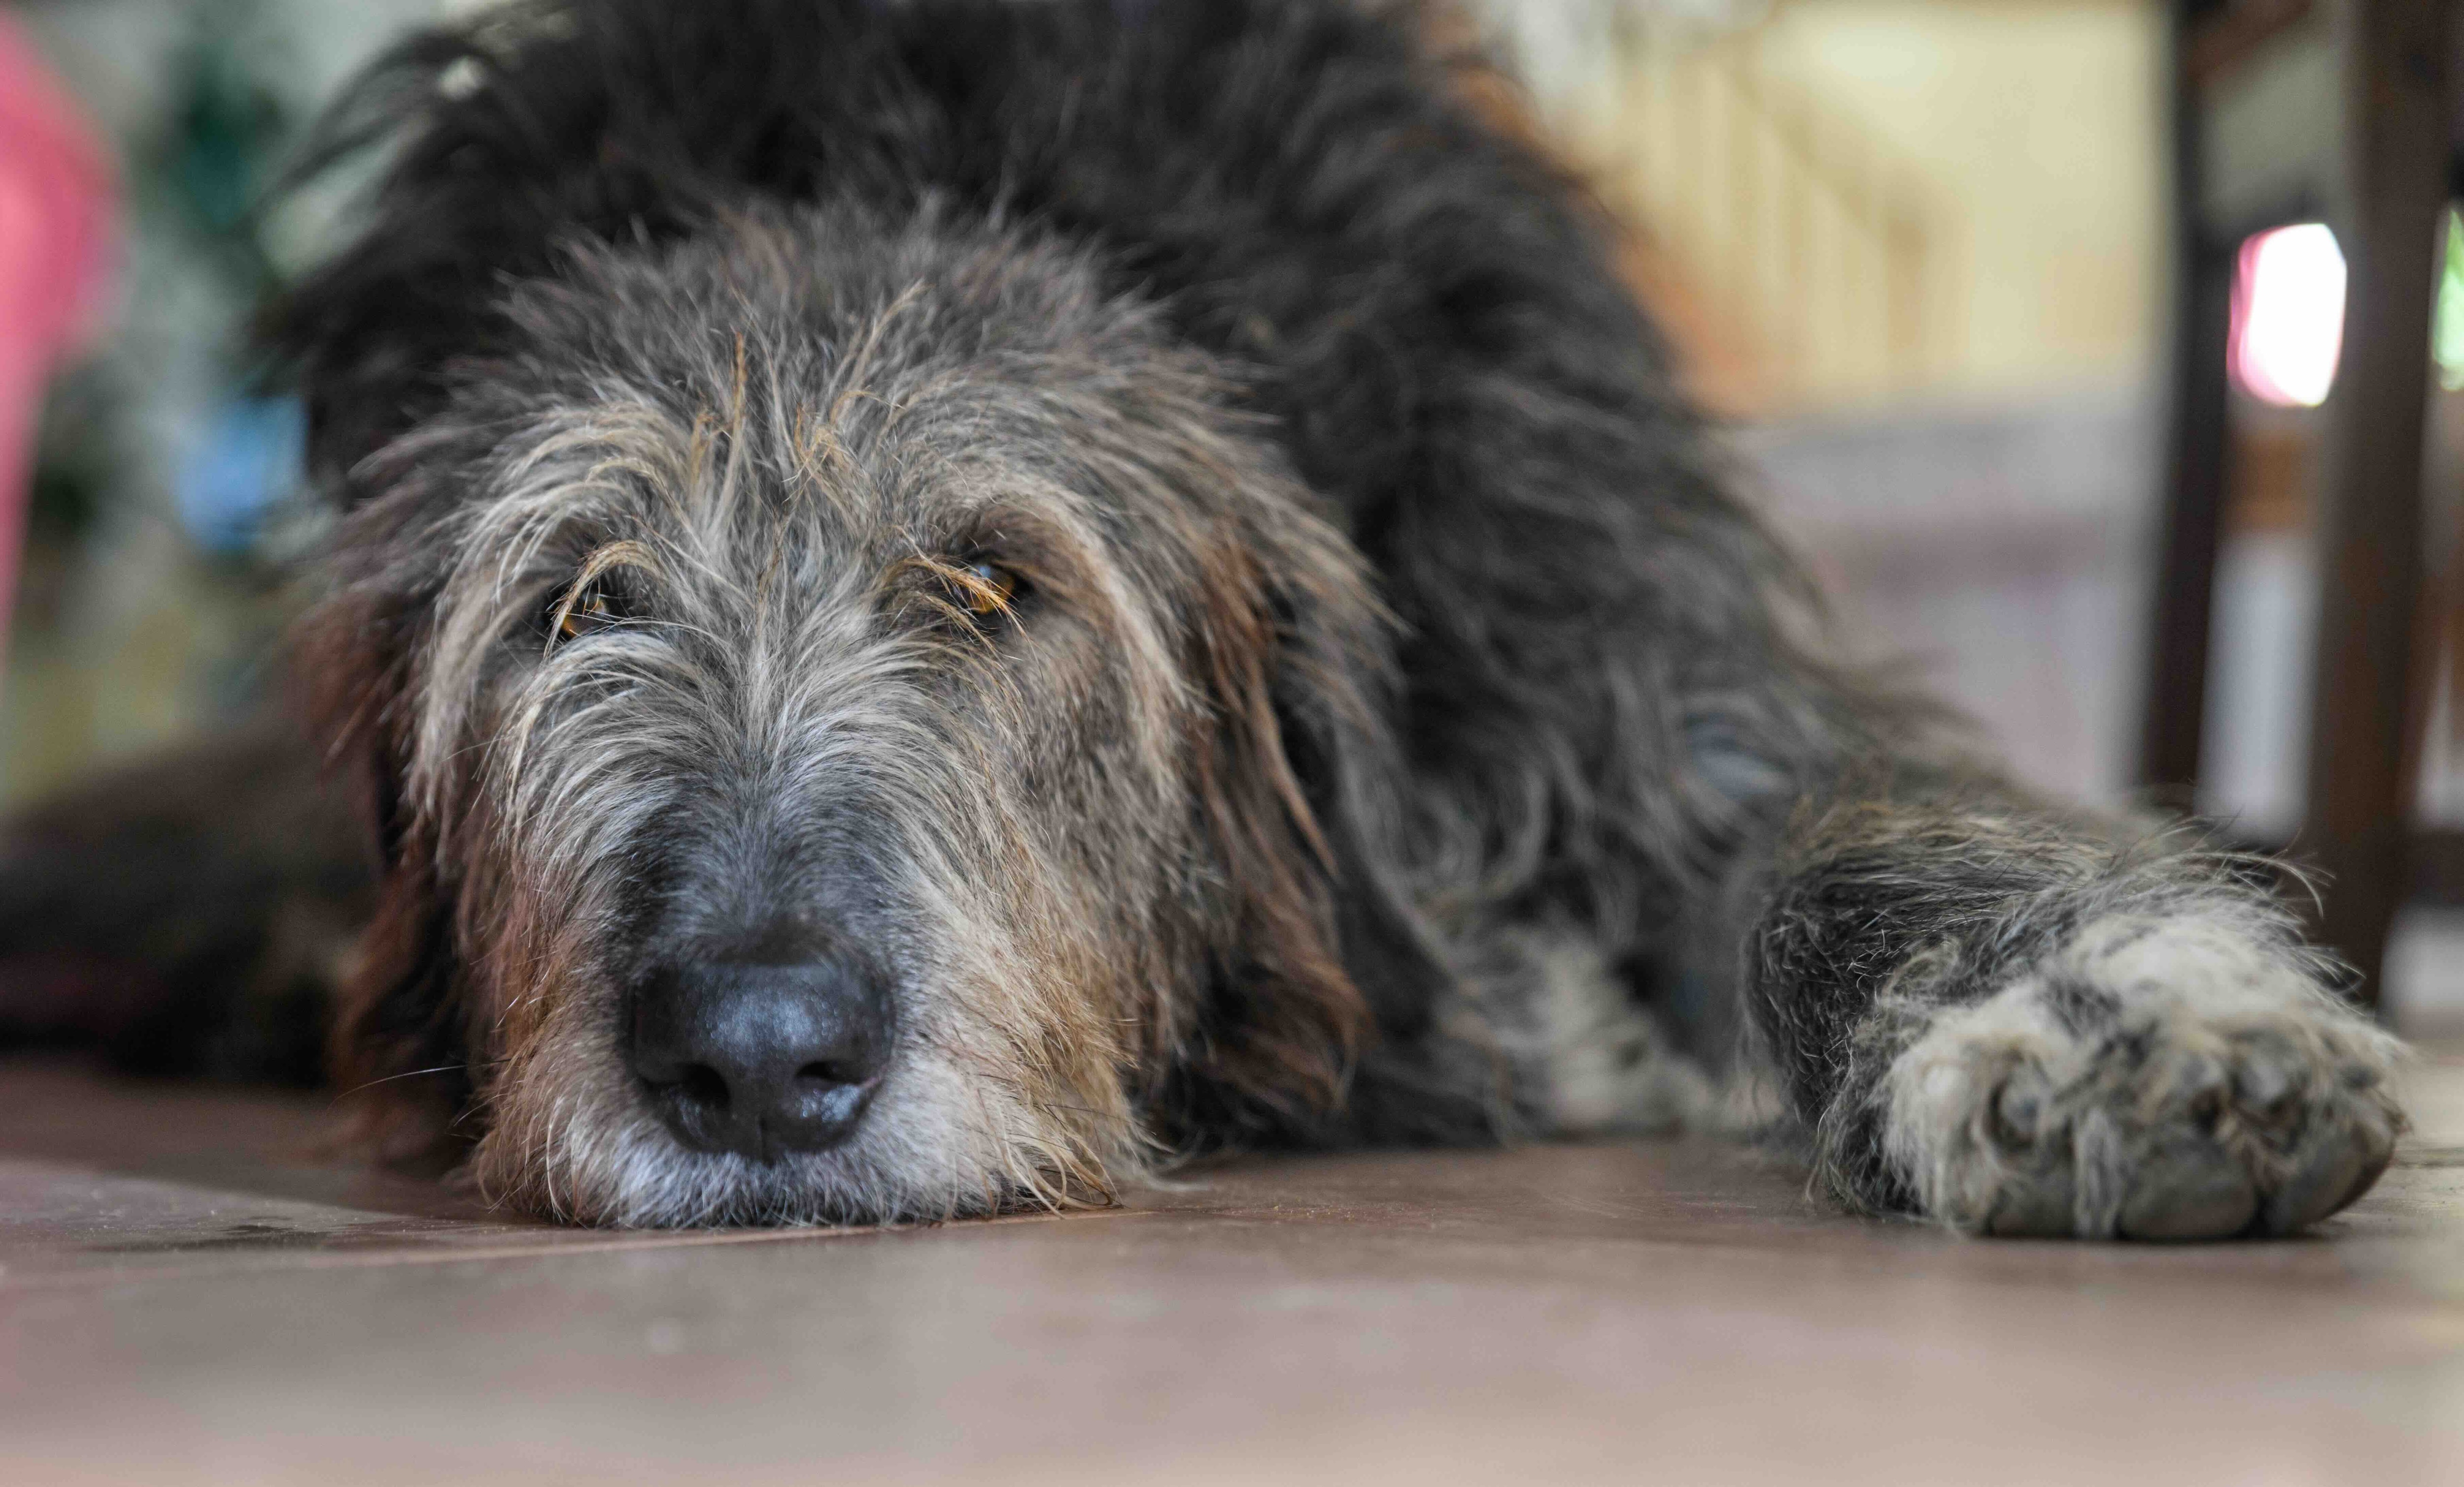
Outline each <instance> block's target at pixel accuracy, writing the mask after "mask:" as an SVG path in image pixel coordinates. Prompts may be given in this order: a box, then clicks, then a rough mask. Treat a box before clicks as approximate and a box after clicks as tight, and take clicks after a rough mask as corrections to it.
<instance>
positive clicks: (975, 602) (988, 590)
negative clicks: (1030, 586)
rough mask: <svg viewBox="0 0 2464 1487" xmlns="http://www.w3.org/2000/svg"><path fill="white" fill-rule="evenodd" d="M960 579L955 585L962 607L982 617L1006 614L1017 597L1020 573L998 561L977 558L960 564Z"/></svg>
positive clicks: (982, 618)
mask: <svg viewBox="0 0 2464 1487" xmlns="http://www.w3.org/2000/svg"><path fill="white" fill-rule="evenodd" d="M957 571H958V573H959V575H960V578H959V581H958V582H957V583H956V584H954V585H953V587H955V588H956V589H957V591H958V593H957V599H958V603H959V605H960V607H962V608H964V609H965V610H966V611H967V612H968V613H969V614H971V615H974V616H976V617H977V618H978V619H980V620H989V619H991V618H992V617H993V616H995V615H999V614H1004V613H1007V612H1008V610H1009V605H1010V601H1011V600H1013V599H1016V598H1017V597H1018V590H1019V580H1018V575H1017V574H1016V573H1014V572H1012V571H1011V570H1009V569H1007V568H1004V567H1002V566H1001V564H999V563H997V562H993V561H990V560H988V559H985V558H978V559H976V560H975V561H973V562H964V563H959V564H958V565H957Z"/></svg>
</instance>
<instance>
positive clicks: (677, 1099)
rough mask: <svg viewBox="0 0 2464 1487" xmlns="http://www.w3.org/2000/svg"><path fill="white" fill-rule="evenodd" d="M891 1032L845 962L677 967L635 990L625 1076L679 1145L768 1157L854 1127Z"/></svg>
mask: <svg viewBox="0 0 2464 1487" xmlns="http://www.w3.org/2000/svg"><path fill="white" fill-rule="evenodd" d="M890 1043H891V998H890V995H889V992H888V989H887V988H886V987H885V986H884V985H883V984H882V981H881V978H880V977H879V976H878V975H875V974H872V973H868V972H866V971H864V970H862V969H860V968H858V967H856V966H854V965H851V964H848V963H846V962H841V961H835V960H821V961H812V962H807V963H804V964H800V965H792V966H764V965H747V964H738V963H736V962H731V961H701V962H694V963H688V964H682V965H675V966H670V967H665V968H662V969H661V970H659V971H658V972H656V973H653V974H651V975H650V976H649V977H647V978H646V979H645V980H644V981H643V983H642V984H641V986H640V987H639V989H638V990H637V991H636V993H635V997H634V1006H633V1047H632V1062H633V1072H634V1073H635V1074H636V1075H638V1076H639V1077H640V1078H641V1080H642V1082H644V1083H645V1084H647V1085H648V1086H649V1093H650V1099H651V1103H652V1104H654V1105H656V1106H657V1107H658V1111H659V1114H660V1117H661V1118H662V1119H664V1120H665V1121H666V1122H667V1124H668V1128H669V1129H671V1130H672V1131H674V1132H675V1133H676V1135H677V1137H678V1138H679V1139H680V1140H682V1141H683V1142H684V1143H685V1144H686V1145H687V1146H690V1147H693V1148H698V1149H701V1150H704V1151H735V1152H738V1153H740V1154H742V1155H744V1156H748V1157H752V1158H753V1159H755V1160H756V1161H774V1160H776V1159H777V1158H778V1157H779V1156H781V1154H783V1153H785V1152H789V1151H819V1150H821V1149H823V1148H826V1147H829V1146H833V1145H835V1144H837V1143H838V1142H841V1141H844V1140H846V1139H847V1133H848V1132H850V1131H852V1130H854V1129H855V1127H856V1124H857V1123H858V1122H859V1121H861V1120H863V1119H864V1111H865V1106H866V1105H868V1104H870V1103H871V1101H872V1094H873V1091H874V1089H875V1088H877V1087H878V1086H879V1085H880V1083H881V1075H882V1071H883V1070H884V1069H885V1068H887V1067H888V1066H889V1061H890Z"/></svg>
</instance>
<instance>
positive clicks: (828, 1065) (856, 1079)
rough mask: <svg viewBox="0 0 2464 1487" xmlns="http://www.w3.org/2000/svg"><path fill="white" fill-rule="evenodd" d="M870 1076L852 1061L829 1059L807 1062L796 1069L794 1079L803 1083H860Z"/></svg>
mask: <svg viewBox="0 0 2464 1487" xmlns="http://www.w3.org/2000/svg"><path fill="white" fill-rule="evenodd" d="M869 1078H871V1076H870V1075H869V1074H868V1073H866V1072H865V1071H864V1069H863V1068H861V1067H860V1066H858V1065H857V1064H855V1063H852V1062H843V1061H837V1060H829V1061H817V1062H813V1063H807V1064H805V1065H804V1066H803V1068H801V1069H798V1070H797V1071H796V1079H797V1082H800V1083H805V1084H834V1085H835V1084H861V1083H863V1082H865V1081H866V1080H868V1079H869Z"/></svg>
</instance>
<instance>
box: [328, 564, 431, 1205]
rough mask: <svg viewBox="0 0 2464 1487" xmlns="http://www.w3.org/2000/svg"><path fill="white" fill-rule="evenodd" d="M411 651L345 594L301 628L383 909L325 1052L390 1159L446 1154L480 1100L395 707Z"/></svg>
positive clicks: (365, 938) (373, 607) (365, 1128)
mask: <svg viewBox="0 0 2464 1487" xmlns="http://www.w3.org/2000/svg"><path fill="white" fill-rule="evenodd" d="M408 654H409V649H408V643H407V635H406V634H405V633H404V623H403V621H402V620H401V619H400V617H398V616H388V615H387V614H386V613H385V612H384V610H383V608H382V606H381V605H380V604H379V603H377V602H376V601H371V600H368V599H366V598H364V597H363V596H357V595H351V594H348V593H344V594H341V595H337V596H336V597H334V598H332V599H329V600H327V601H325V602H324V603H323V604H321V605H319V608H318V609H317V610H316V611H315V612H314V613H312V614H311V615H310V616H309V617H308V618H307V620H306V621H305V622H304V623H302V625H301V627H300V629H299V631H298V632H297V635H296V636H295V644H294V647H293V660H294V666H295V675H296V676H297V680H298V682H299V684H300V685H301V687H302V689H303V690H304V692H305V694H306V702H307V705H308V709H309V712H310V716H311V719H312V722H313V724H314V731H315V733H316V736H318V737H319V738H320V739H322V740H323V741H324V742H325V744H326V755H325V758H326V767H327V768H328V770H330V771H331V772H332V773H333V774H334V776H336V783H337V784H338V785H339V786H340V787H341V791H342V793H343V795H344V797H345V798H347V799H348V800H349V801H350V802H351V803H352V805H353V807H354V809H355V810H356V811H357V813H358V815H359V817H360V819H361V820H362V822H363V825H364V827H365V829H366V840H367V842H368V844H369V849H370V853H371V855H372V857H373V858H374V860H375V864H376V868H377V875H378V876H377V907H376V913H375V915H374V917H373V918H372V919H371V920H370V921H369V924H368V927H367V929H365V930H364V931H363V933H362V935H361V938H360V944H359V949H358V953H357V954H356V955H355V956H354V957H353V961H352V966H351V970H350V973H349V974H348V975H347V976H345V977H344V979H343V982H342V986H341V995H340V999H339V1002H338V1004H337V1005H336V1007H335V1009H334V1012H335V1016H334V1023H333V1033H332V1043H331V1045H330V1048H329V1050H328V1055H327V1057H328V1061H329V1062H330V1064H331V1066H332V1070H333V1076H334V1079H335V1082H336V1085H337V1087H338V1088H339V1089H340V1090H341V1101H342V1102H344V1103H346V1104H348V1105H349V1107H350V1109H351V1124H352V1127H353V1134H354V1136H355V1138H356V1139H358V1140H360V1141H363V1143H365V1144H366V1145H367V1146H369V1147H370V1148H373V1149H374V1150H376V1151H377V1152H378V1153H379V1154H380V1155H382V1156H383V1157H384V1158H385V1160H388V1161H395V1162H413V1161H419V1160H423V1159H439V1160H442V1159H446V1158H449V1157H451V1155H453V1154H454V1152H455V1150H456V1149H457V1148H459V1147H460V1146H461V1145H463V1144H464V1143H466V1142H467V1141H469V1140H472V1139H475V1133H464V1134H461V1135H458V1136H457V1135H456V1134H455V1132H454V1123H455V1120H456V1118H457V1117H458V1116H459V1115H460V1114H461V1113H462V1112H463V1110H464V1109H465V1108H466V1107H467V1105H468V1104H469V1103H470V1101H471V1095H472V1080H471V1076H470V1069H469V1057H468V1054H467V1052H466V1051H465V1050H466V1041H465V1039H464V1036H463V1029H462V1025H461V1014H460V1010H459V1006H458V998H457V997H456V995H455V994H454V981H455V956H454V950H453V931H452V916H451V908H450V906H449V904H448V901H447V899H446V897H445V894H444V893H443V891H442V890H441V888H440V886H439V885H438V883H437V881H436V871H435V864H436V849H435V843H434V842H432V841H429V840H427V839H426V835H425V833H426V828H425V827H423V826H421V825H420V824H418V823H417V822H415V821H413V820H411V819H410V818H409V817H408V815H407V813H406V811H405V809H404V800H403V793H402V786H403V777H404V776H403V760H404V759H405V758H406V757H407V752H406V750H405V749H404V747H403V740H402V739H401V738H400V736H399V730H400V727H401V724H400V711H399V707H398V703H399V701H400V699H401V697H402V696H403V689H404V687H405V686H406V685H407V674H406V673H407V666H408V663H407V659H406V658H407V656H408Z"/></svg>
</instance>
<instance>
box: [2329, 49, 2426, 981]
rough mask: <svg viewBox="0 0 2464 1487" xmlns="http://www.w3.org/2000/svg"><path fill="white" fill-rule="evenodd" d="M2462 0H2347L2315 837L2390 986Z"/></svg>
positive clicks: (2346, 933)
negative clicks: (2456, 30) (2457, 11)
mask: <svg viewBox="0 0 2464 1487" xmlns="http://www.w3.org/2000/svg"><path fill="white" fill-rule="evenodd" d="M2452 11H2453V7H2452V6H2451V5H2450V4H2449V3H2448V0H2352V3H2350V4H2349V5H2347V6H2345V7H2344V8H2343V12H2342V21H2341V24H2342V25H2343V28H2344V32H2343V36H2342V37H2341V45H2342V50H2343V64H2342V65H2343V89H2344V106H2345V110H2346V120H2347V130H2346V133H2347V138H2346V140H2345V145H2344V151H2345V153H2344V173H2345V179H2344V181H2343V192H2342V196H2341V202H2340V205H2341V210H2340V211H2339V213H2338V219H2339V220H2338V221H2337V223H2336V228H2337V235H2338V237H2339V238H2340V240H2341V241H2342V243H2343V251H2344V262H2345V266H2346V280H2345V302H2344V352H2343V365H2342V367H2341V369H2340V370H2339V372H2338V374H2337V385H2336V390H2335V393H2334V395H2333V396H2332V398H2331V399H2330V400H2329V404H2328V407H2327V421H2326V438H2325V447H2324V461H2323V466H2322V470H2321V483H2320V496H2321V501H2320V531H2319V537H2320V581H2321V604H2320V609H2319V650H2318V671H2317V676H2316V682H2315V689H2314V691H2313V701H2312V706H2311V725H2310V772H2309V812H2308V819H2307V820H2306V821H2305V823H2304V825H2303V828H2302V840H2301V843H2300V844H2301V846H2302V847H2303V848H2304V850H2305V851H2306V853H2307V854H2308V855H2309V857H2310V858H2311V859H2312V860H2313V861H2315V862H2316V863H2317V864H2319V865H2320V866H2321V867H2322V868H2324V869H2325V870H2326V872H2327V873H2328V875H2329V883H2328V887H2327V894H2326V903H2325V908H2324V911H2323V913H2322V915H2321V922H2320V926H2319V929H2320V933H2321V938H2322V939H2323V940H2324V941H2325V942H2326V943H2327V944H2329V945H2331V946H2333V947H2334V948H2335V949H2336V950H2338V951H2342V952H2343V954H2344V955H2345V956H2346V957H2347V958H2348V959H2350V960H2351V961H2352V963H2353V965H2354V966H2355V967H2356V968H2357V969H2358V970H2359V971H2360V972H2361V973H2362V984H2361V993H2362V995H2364V996H2365V998H2369V999H2371V1000H2373V1001H2375V999H2376V997H2377V995H2378V987H2379V973H2380V970H2381V967H2382V965H2383V963H2384V959H2385V954H2386V949H2387V930H2388V929H2389V927H2390V926H2391V925H2392V923H2393V922H2394V918H2395V912H2396V909H2397V908H2398V907H2399V906H2400V905H2401V903H2402V900H2403V897H2404V891H2405V887H2406V841H2407V837H2408V834H2409V818H2410V814H2411V807H2412V801H2413V791H2414V781H2413V780H2412V778H2411V777H2410V776H2409V772H2408V770H2407V768H2406V765H2407V754H2408V753H2409V751H2408V749H2407V747H2406V740H2407V737H2408V735H2409V714H2410V711H2411V710H2412V708H2413V706H2414V702H2413V695H2414V692H2415V688H2414V687H2413V685H2412V681H2413V678H2414V676H2415V674H2416V669H2417V668H2416V667H2415V666H2414V664H2413V654H2412V652H2413V645H2414V642H2415V636H2416V632H2417V628H2418V623H2417V616H2416V611H2417V609H2418V606H2419V602H2420V595H2421V587H2422V567H2423V555H2422V543H2423V541H2424V533H2423V529H2422V511H2423V501H2422V443H2423V438H2424V434H2425V431H2426V430H2425V417H2424V413H2425V408H2424V405H2425V401H2426V399H2427V396H2428V373H2429V365H2430V319H2431V304H2432V298H2433V295H2434V294H2435V292H2436V287H2437V273H2436V269H2437V251H2438V246H2439V238H2438V230H2439V227H2440V225H2441V220H2442V217H2443V213H2444V210H2445V208H2446V205H2447V170H2446V165H2447V154H2448V141H2449V129H2450V125H2451V121H2452V114H2451V109H2450V93H2449V88H2448V76H2449V71H2450V68H2449V55H2450V38H2451V33H2452V29H2451V26H2450V18H2451V15H2452Z"/></svg>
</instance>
